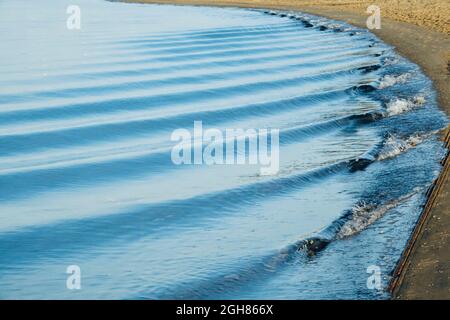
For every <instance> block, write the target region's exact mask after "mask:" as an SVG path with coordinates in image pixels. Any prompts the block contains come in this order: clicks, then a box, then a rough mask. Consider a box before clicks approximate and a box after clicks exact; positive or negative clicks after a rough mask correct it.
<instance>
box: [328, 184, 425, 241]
mask: <svg viewBox="0 0 450 320" xmlns="http://www.w3.org/2000/svg"><path fill="white" fill-rule="evenodd" d="M420 190H421V189H419V188H418V189H416V190H414V192H412V193H410V194H407V195H406V196H403V197H401V198H399V199H396V200H392V201H389V202H386V203H384V204H382V205H379V206H375V205H372V204H367V203H361V204H358V205H356V206H355V207H353V209H352V215H351V218H350V219H349V220H348V221H346V222H345V223H344V225H343V226H342V227H341V228H340V230H339V232H338V233H337V234H336V238H337V239H343V238H346V237H349V236H352V235H354V234H356V233H359V232H361V231H362V230H364V229H366V228H367V227H368V226H369V225H371V224H372V223H374V222H375V221H377V220H378V219H380V218H381V217H382V216H384V214H385V213H386V212H387V211H389V210H391V209H393V208H395V207H397V206H399V205H400V204H401V203H403V202H404V201H405V200H408V199H409V198H411V197H412V196H414V195H415V194H417V193H418V192H419V191H420Z"/></svg>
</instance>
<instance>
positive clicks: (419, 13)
mask: <svg viewBox="0 0 450 320" xmlns="http://www.w3.org/2000/svg"><path fill="white" fill-rule="evenodd" d="M125 1H127V2H140V3H167V4H168V3H170V4H190V5H209V6H232V7H253V8H271V9H289V10H299V11H303V12H307V13H311V14H317V15H321V16H324V17H328V18H332V19H337V20H342V21H346V22H348V23H350V24H353V25H355V26H358V27H362V28H365V27H366V19H367V17H368V14H366V9H367V6H369V5H371V4H376V5H378V6H379V7H380V8H381V19H382V20H381V29H380V30H372V31H373V32H374V33H375V34H376V35H377V36H378V37H379V38H380V39H382V40H383V41H385V42H386V43H388V44H390V45H392V46H394V47H395V48H396V50H397V52H398V53H399V54H401V55H402V56H404V57H406V58H407V59H409V60H410V61H412V62H414V63H416V64H418V65H419V66H420V67H421V68H422V70H423V71H424V72H425V73H426V74H427V75H428V77H430V78H431V79H432V80H433V84H434V86H435V88H436V90H437V93H438V102H439V106H440V107H441V109H442V110H444V111H445V112H446V113H447V115H450V37H449V34H450V21H449V19H450V1H449V0H377V1H372V0H370V1H366V0H358V1H356V0H314V1H311V0H297V1H294V0H253V1H250V0H247V1H245V0H218V1H216V0H209V1H208V0H159V1H152V0H125ZM445 137H446V140H447V142H448V140H449V139H450V135H446V136H445ZM448 163H449V161H448V159H446V160H445V162H444V164H445V165H444V168H445V169H444V170H443V171H442V173H441V176H440V177H439V179H438V181H437V184H436V185H435V187H434V189H433V190H432V192H431V193H430V196H429V199H428V203H427V205H426V206H425V209H424V212H423V214H422V218H421V219H420V223H419V224H418V227H417V228H416V230H415V232H414V234H413V236H412V237H411V240H410V242H409V244H408V246H407V248H406V250H405V253H404V255H403V257H402V259H401V260H400V261H399V265H398V268H397V270H396V273H395V277H394V281H393V283H392V284H393V285H392V287H391V290H392V293H393V298H396V299H450V249H449V248H448V244H449V243H450V197H449V193H450V185H449V181H448V179H449V175H448V174H447V173H448V167H449V165H448Z"/></svg>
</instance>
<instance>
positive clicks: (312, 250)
mask: <svg viewBox="0 0 450 320" xmlns="http://www.w3.org/2000/svg"><path fill="white" fill-rule="evenodd" d="M330 242H331V241H330V240H328V239H323V238H318V237H317V238H310V239H307V240H305V241H303V242H302V243H301V244H300V246H299V250H304V251H306V253H307V254H308V256H314V255H316V254H317V253H318V252H320V251H322V250H323V249H325V248H326V247H327V246H328V244H330Z"/></svg>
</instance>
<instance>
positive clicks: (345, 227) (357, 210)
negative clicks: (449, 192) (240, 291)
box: [296, 188, 422, 257]
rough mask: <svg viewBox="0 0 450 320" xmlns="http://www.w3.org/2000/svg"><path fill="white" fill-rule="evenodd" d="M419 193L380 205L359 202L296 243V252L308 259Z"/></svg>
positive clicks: (360, 229)
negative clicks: (327, 224)
mask: <svg viewBox="0 0 450 320" xmlns="http://www.w3.org/2000/svg"><path fill="white" fill-rule="evenodd" d="M421 191H422V188H416V189H414V191H413V192H411V193H409V194H406V195H404V196H402V197H400V198H397V199H394V200H390V201H386V202H384V203H382V204H373V203H368V202H366V201H361V202H359V203H357V204H356V205H355V206H354V207H353V208H351V209H350V210H347V211H345V213H344V214H343V215H342V216H341V217H340V218H338V219H337V220H335V221H334V222H333V223H331V224H330V225H329V226H328V227H326V228H324V229H322V230H321V231H319V232H318V233H317V234H316V235H313V236H311V237H309V238H306V239H304V240H300V241H299V242H297V244H296V246H297V250H299V251H303V252H304V253H305V254H307V255H308V256H309V257H311V256H314V255H316V254H318V253H319V252H320V251H322V250H324V249H325V248H326V247H327V246H328V245H329V244H330V243H331V242H333V241H335V240H342V239H344V238H347V237H350V236H353V235H355V234H357V233H360V232H361V231H363V230H364V229H366V228H367V227H368V226H370V225H371V224H373V223H374V222H375V221H377V220H378V219H380V218H381V217H382V216H384V215H385V214H386V212H388V211H389V210H391V209H394V208H396V207H398V206H399V205H401V204H402V203H403V202H405V201H406V200H408V199H410V198H412V197H413V196H415V195H417V194H418V193H420V192H421Z"/></svg>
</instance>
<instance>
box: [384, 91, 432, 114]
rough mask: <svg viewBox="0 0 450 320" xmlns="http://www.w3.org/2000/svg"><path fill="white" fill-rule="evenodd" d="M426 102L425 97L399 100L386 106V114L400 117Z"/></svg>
mask: <svg viewBox="0 0 450 320" xmlns="http://www.w3.org/2000/svg"><path fill="white" fill-rule="evenodd" d="M425 101H426V100H425V97H423V96H416V97H414V98H412V99H401V98H397V99H394V100H391V101H389V102H388V104H387V105H386V113H387V115H388V116H394V115H398V114H401V113H404V112H407V111H409V110H411V109H413V108H416V107H418V106H421V105H423V104H424V103H425Z"/></svg>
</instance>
